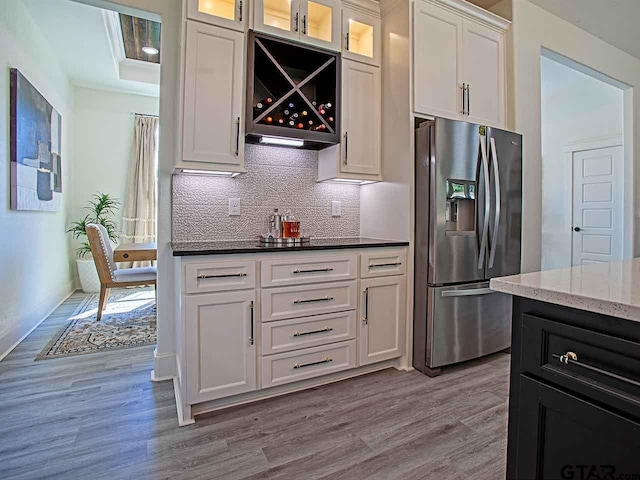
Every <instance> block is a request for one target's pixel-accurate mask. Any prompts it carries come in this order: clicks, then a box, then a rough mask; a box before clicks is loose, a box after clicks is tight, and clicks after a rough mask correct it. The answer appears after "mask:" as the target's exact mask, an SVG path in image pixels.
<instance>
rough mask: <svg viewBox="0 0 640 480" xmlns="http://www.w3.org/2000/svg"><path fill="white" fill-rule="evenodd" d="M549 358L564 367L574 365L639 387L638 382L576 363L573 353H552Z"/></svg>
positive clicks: (576, 358)
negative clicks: (555, 359) (556, 360)
mask: <svg viewBox="0 0 640 480" xmlns="http://www.w3.org/2000/svg"><path fill="white" fill-rule="evenodd" d="M551 356H552V357H553V358H557V359H558V360H559V361H560V363H564V364H565V365H575V366H576V367H582V368H586V369H587V370H591V371H592V372H596V373H599V374H601V375H606V376H607V377H610V378H614V379H616V380H619V381H621V382H625V383H629V384H631V385H634V386H636V387H640V382H637V381H635V380H632V379H631V378H627V377H623V376H622V375H618V374H617V373H613V372H607V371H606V370H603V369H601V368H598V367H593V366H591V365H587V364H586V363H582V362H580V361H578V354H576V353H574V352H567V353H565V354H564V355H558V354H557V353H554V354H552V355H551Z"/></svg>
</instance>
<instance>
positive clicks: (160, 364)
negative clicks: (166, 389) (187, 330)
mask: <svg viewBox="0 0 640 480" xmlns="http://www.w3.org/2000/svg"><path fill="white" fill-rule="evenodd" d="M175 376H176V355H175V354H174V353H161V354H158V349H157V348H156V349H155V350H154V351H153V371H152V372H151V380H152V381H154V382H163V381H165V380H171V379H173V378H174V377H175Z"/></svg>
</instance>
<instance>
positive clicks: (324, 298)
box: [293, 296, 333, 305]
mask: <svg viewBox="0 0 640 480" xmlns="http://www.w3.org/2000/svg"><path fill="white" fill-rule="evenodd" d="M331 300H333V297H329V296H327V297H322V298H310V299H309V300H294V301H293V303H295V304H296V305H298V304H300V303H314V302H330V301H331Z"/></svg>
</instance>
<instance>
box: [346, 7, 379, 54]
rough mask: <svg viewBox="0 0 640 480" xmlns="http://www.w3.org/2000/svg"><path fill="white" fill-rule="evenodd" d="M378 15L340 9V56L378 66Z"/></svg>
mask: <svg viewBox="0 0 640 480" xmlns="http://www.w3.org/2000/svg"><path fill="white" fill-rule="evenodd" d="M381 29H382V22H381V20H380V17H377V16H375V15H370V14H367V13H362V12H361V11H358V10H354V9H351V8H346V7H345V8H343V9H342V56H343V57H344V58H348V59H350V60H355V61H357V62H363V63H368V64H370V65H376V66H380V56H381V50H382V37H381V34H382V32H381Z"/></svg>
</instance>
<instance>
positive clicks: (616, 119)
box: [541, 57, 623, 270]
mask: <svg viewBox="0 0 640 480" xmlns="http://www.w3.org/2000/svg"><path fill="white" fill-rule="evenodd" d="M541 79H542V111H541V115H542V269H543V270H547V269H551V268H563V267H569V266H571V241H572V232H571V228H570V227H571V206H572V205H571V201H570V192H571V184H572V182H573V178H572V171H571V164H570V163H569V162H567V161H566V160H565V155H564V152H563V149H564V147H565V146H566V145H567V144H568V143H574V142H579V141H584V140H593V139H597V138H602V137H607V136H614V135H622V131H623V93H622V90H620V89H619V88H616V87H614V86H611V85H608V84H606V83H604V82H601V81H600V80H596V79H594V78H592V77H590V76H588V75H585V74H584V73H581V72H578V71H576V70H573V69H572V68H569V67H566V66H564V65H561V64H559V63H557V62H554V61H553V60H550V59H548V58H545V57H542V59H541Z"/></svg>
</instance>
